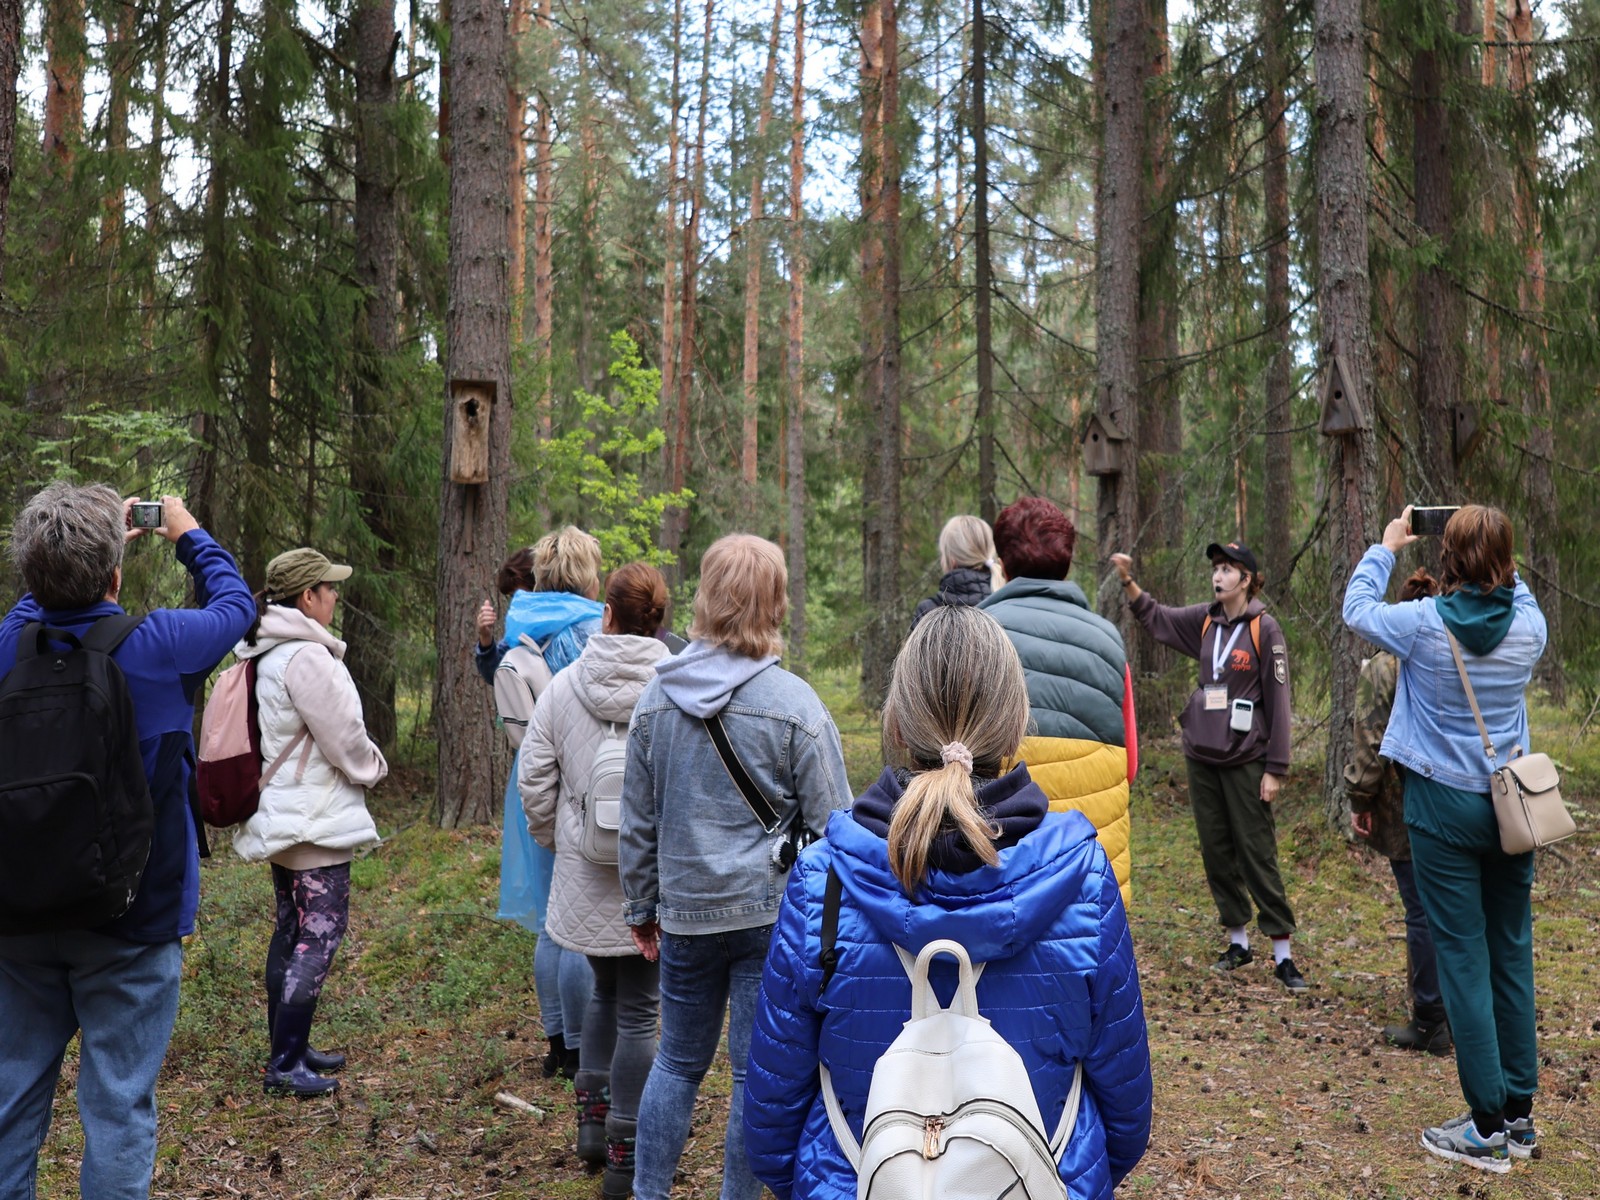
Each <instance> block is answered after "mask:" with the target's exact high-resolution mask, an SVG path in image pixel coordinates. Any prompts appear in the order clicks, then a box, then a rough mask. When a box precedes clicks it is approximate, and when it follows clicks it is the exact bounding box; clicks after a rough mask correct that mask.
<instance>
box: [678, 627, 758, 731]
mask: <svg viewBox="0 0 1600 1200" xmlns="http://www.w3.org/2000/svg"><path fill="white" fill-rule="evenodd" d="M777 661H778V656H777V655H776V654H769V655H768V656H767V657H765V658H746V657H745V656H744V655H742V654H735V653H734V652H733V651H732V650H729V649H728V648H727V647H725V646H713V645H711V644H710V643H708V642H690V643H689V645H688V648H687V649H685V650H684V651H683V652H682V653H681V654H678V655H675V656H673V657H671V658H668V659H666V660H664V661H662V662H659V663H657V664H656V674H657V675H659V676H660V677H661V690H662V691H663V692H665V693H666V694H667V699H668V700H671V701H672V702H673V703H674V704H676V705H677V706H678V707H679V708H681V709H682V710H683V711H684V712H686V713H688V714H689V715H690V716H691V717H699V718H700V719H701V720H702V721H703V720H705V719H706V718H707V717H709V716H711V715H713V714H714V713H719V712H721V711H722V710H723V709H724V708H726V707H727V705H728V701H729V700H731V699H732V698H733V693H734V692H735V691H736V690H737V689H738V688H739V686H740V685H741V684H744V683H748V682H749V681H750V680H752V679H754V678H755V677H756V676H757V675H759V674H761V672H763V671H765V670H766V669H767V668H768V667H770V666H771V665H772V664H773V663H775V662H777Z"/></svg>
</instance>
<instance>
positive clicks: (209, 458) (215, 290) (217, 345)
mask: <svg viewBox="0 0 1600 1200" xmlns="http://www.w3.org/2000/svg"><path fill="white" fill-rule="evenodd" d="M233 18H234V0H222V10H221V12H220V14H219V16H218V18H217V24H216V30H215V36H216V41H217V62H216V72H215V74H214V75H213V76H212V79H211V87H210V93H211V94H210V96H209V98H208V99H209V103H208V106H207V107H208V109H209V111H208V112H207V113H206V122H207V125H208V136H207V139H206V149H207V152H208V153H209V154H210V157H211V161H210V163H209V165H208V169H207V175H206V199H205V210H204V214H203V216H202V218H201V234H200V254H201V258H202V259H203V261H204V265H203V267H202V268H201V280H202V288H203V293H204V296H205V303H204V304H202V305H201V306H200V314H201V315H200V373H201V379H202V381H203V383H204V385H205V391H204V394H203V395H202V397H201V407H200V412H199V413H198V414H197V415H196V417H195V425H196V429H195V443H196V445H195V461H194V468H193V470H192V472H191V482H190V485H189V497H188V499H189V510H190V511H191V512H192V513H194V516H195V520H197V521H199V522H200V524H201V525H202V526H204V527H205V528H207V529H211V530H215V528H216V518H217V512H216V490H217V451H218V447H219V444H220V438H219V435H218V433H219V431H218V423H219V421H220V420H221V414H222V407H223V388H222V338H223V329H224V322H225V320H226V319H227V314H228V312H229V311H230V310H231V309H232V308H233V306H234V303H235V300H234V292H233V288H232V287H231V286H230V278H229V276H230V267H231V265H232V264H231V263H230V262H229V261H228V243H227V233H228V229H227V216H228V192H229V189H230V188H231V187H232V183H231V181H230V180H229V178H228V171H227V163H228V146H227V130H228V126H229V123H230V122H231V120H232V117H231V105H232V99H231V97H232V90H233V83H232V73H231V72H232V63H233ZM251 582H252V583H255V584H258V585H259V583H260V582H261V581H260V580H252V581H251Z"/></svg>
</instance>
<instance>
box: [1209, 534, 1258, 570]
mask: <svg viewBox="0 0 1600 1200" xmlns="http://www.w3.org/2000/svg"><path fill="white" fill-rule="evenodd" d="M1206 557H1207V558H1208V559H1210V560H1211V561H1212V562H1216V561H1217V559H1219V558H1225V559H1227V560H1228V561H1229V562H1236V563H1238V564H1239V565H1240V566H1241V567H1243V568H1244V569H1245V570H1246V571H1249V572H1250V574H1252V575H1259V574H1261V568H1260V567H1258V566H1256V556H1255V554H1254V553H1252V552H1251V550H1250V547H1249V546H1246V545H1245V544H1244V543H1243V542H1228V543H1226V544H1223V543H1221V542H1212V543H1211V545H1209V546H1207V547H1206Z"/></svg>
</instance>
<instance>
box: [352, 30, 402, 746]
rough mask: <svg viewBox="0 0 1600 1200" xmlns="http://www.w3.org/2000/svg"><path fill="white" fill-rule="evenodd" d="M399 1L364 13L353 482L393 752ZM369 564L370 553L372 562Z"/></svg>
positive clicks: (362, 650) (377, 719)
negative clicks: (368, 548) (391, 466)
mask: <svg viewBox="0 0 1600 1200" xmlns="http://www.w3.org/2000/svg"><path fill="white" fill-rule="evenodd" d="M394 15H395V14H394V0H361V3H360V5H359V6H358V7H357V9H356V14H355V17H356V25H355V40H356V208H355V235H356V263H355V267H356V280H357V282H358V283H360V285H361V288H362V292H363V297H362V305H361V314H360V316H358V317H357V319H356V330H355V333H356V346H355V349H356V355H355V359H356V363H355V374H354V379H353V389H352V390H353V395H352V397H351V415H352V430H351V454H350V485H351V490H352V491H354V492H355V494H356V496H357V498H358V502H359V504H360V506H361V517H362V521H363V522H364V523H365V525H366V527H367V537H368V539H369V540H370V541H371V543H372V546H373V554H372V555H371V557H370V558H367V559H366V561H365V562H364V563H363V566H365V567H369V568H371V569H368V570H362V571H358V572H356V574H355V575H354V576H352V577H351V580H350V583H349V588H348V591H349V603H348V604H347V605H346V607H345V618H344V621H345V629H346V631H347V636H346V638H345V640H346V642H348V643H349V647H350V649H349V651H348V653H347V654H346V657H345V664H346V665H347V666H348V667H349V668H350V675H351V678H352V679H354V681H355V685H356V690H357V691H358V692H359V693H360V694H361V703H362V708H363V710H364V711H365V713H366V719H367V732H368V733H369V734H371V735H372V740H373V741H375V742H377V743H378V745H379V746H381V747H382V748H383V749H384V751H385V752H386V753H387V752H388V751H389V750H390V749H391V748H392V747H393V745H394V738H395V727H396V718H395V659H396V657H397V650H396V645H395V639H394V634H393V630H394V629H395V625H396V623H395V620H394V618H395V616H396V612H395V608H394V605H393V603H392V602H391V601H390V599H389V597H390V595H391V594H392V593H391V588H392V586H393V585H392V582H391V581H392V580H393V579H394V577H395V576H394V573H395V569H396V567H397V565H398V562H397V558H396V554H395V542H396V530H395V513H394V505H393V502H392V501H391V499H390V497H391V495H392V494H393V492H394V484H393V476H392V474H391V472H390V471H389V470H388V462H389V455H390V452H391V450H392V447H393V437H394V434H393V430H394V422H393V406H392V405H391V404H390V401H389V397H390V395H391V394H392V392H393V390H394V383H395V377H394V369H393V368H394V356H395V352H396V350H397V349H398V348H399V342H400V337H399V320H400V319H399V313H398V311H397V295H396V293H397V290H398V287H399V279H400V266H399V264H400V257H399V243H400V239H399V213H398V205H397V199H396V188H397V181H396V173H395V149H394V127H393V119H394V105H395V71H394V65H395V55H396V54H397V53H398V51H399V48H400V39H399V35H398V33H397V32H396V31H395V24H394ZM363 557H364V558H365V557H366V556H363Z"/></svg>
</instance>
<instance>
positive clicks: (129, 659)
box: [0, 529, 256, 944]
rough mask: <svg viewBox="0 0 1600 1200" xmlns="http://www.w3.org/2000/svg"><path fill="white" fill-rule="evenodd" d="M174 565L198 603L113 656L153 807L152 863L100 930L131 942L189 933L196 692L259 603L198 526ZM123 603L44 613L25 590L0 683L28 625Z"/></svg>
mask: <svg viewBox="0 0 1600 1200" xmlns="http://www.w3.org/2000/svg"><path fill="white" fill-rule="evenodd" d="M177 552H178V561H179V562H181V563H182V564H183V565H184V566H185V567H187V568H188V569H189V574H190V576H191V577H192V578H193V579H194V586H195V597H196V600H197V602H198V604H199V606H200V607H199V608H158V609H156V610H155V611H154V612H152V613H150V614H148V615H147V616H146V617H145V619H144V620H143V621H142V622H141V623H140V624H139V627H138V628H137V629H135V630H134V631H133V632H132V633H131V634H129V635H128V639H127V641H125V642H123V643H122V645H121V646H119V647H117V652H116V653H115V654H114V655H112V658H113V659H114V660H115V661H116V664H117V665H118V666H119V667H121V668H122V673H123V675H124V676H125V677H126V678H127V680H128V691H129V693H130V694H131V695H132V697H133V712H134V720H135V721H136V722H137V723H138V726H139V750H140V753H141V754H142V755H143V756H144V773H145V777H146V778H147V779H149V781H150V799H151V800H152V802H153V803H154V805H155V818H156V819H155V832H154V835H153V837H152V839H151V842H150V860H149V862H148V863H147V864H146V865H145V869H144V878H143V879H142V880H141V881H140V883H139V894H138V895H137V896H135V897H134V900H133V905H132V907H131V908H129V909H128V911H127V912H125V913H123V914H122V916H120V917H118V918H117V919H116V920H115V921H112V922H111V923H110V924H109V925H105V926H103V927H102V928H101V929H100V930H99V932H101V933H107V934H111V935H112V936H114V937H119V938H124V939H126V940H127V941H130V942H144V943H152V944H153V943H158V942H170V941H173V940H175V939H177V938H181V937H187V936H188V935H189V934H191V933H193V932H194V914H195V910H196V909H197V908H198V907H199V904H200V852H199V842H198V840H197V838H196V834H195V826H194V816H193V814H192V812H191V811H190V808H189V775H190V772H191V771H192V770H193V763H194V696H195V692H196V691H198V690H199V688H200V685H201V684H203V683H204V682H205V681H206V678H207V677H208V676H209V675H210V674H211V672H212V671H213V670H215V669H216V666H217V664H218V663H219V662H221V661H222V660H223V658H224V657H225V656H226V655H227V653H228V651H230V650H232V649H233V646H234V643H235V642H237V641H238V640H239V639H240V638H241V637H243V636H244V631H245V630H246V629H248V628H249V627H250V622H251V621H253V620H254V619H255V615H256V605H255V599H254V598H253V597H252V596H251V594H250V589H249V587H248V586H246V584H245V581H244V577H243V576H242V575H240V574H239V568H238V566H237V565H236V564H235V563H234V561H233V556H232V555H231V554H229V553H228V552H227V551H226V550H224V549H223V548H222V547H221V546H219V545H217V543H216V542H215V541H214V540H212V537H211V535H210V534H208V533H206V532H205V531H204V530H203V529H196V530H193V531H191V532H189V533H186V534H184V535H183V536H182V537H181V538H179V539H178V543H177ZM121 611H122V609H121V608H120V607H119V606H118V605H116V604H113V603H111V602H110V601H108V600H104V601H101V602H100V603H98V604H94V605H91V606H90V607H88V608H81V609H74V610H72V611H70V612H45V611H44V610H43V609H41V608H40V607H39V604H38V602H37V601H36V600H34V598H33V596H32V595H31V594H29V595H26V596H24V597H23V598H22V599H21V600H19V601H17V604H16V607H14V608H13V609H12V610H11V611H10V612H9V613H7V614H6V617H5V620H4V621H3V622H0V679H3V678H4V677H5V676H6V674H7V673H8V672H9V671H10V670H11V668H12V667H13V666H14V665H15V664H16V661H17V636H18V635H19V634H20V633H21V632H22V627H23V626H24V625H26V624H27V623H28V622H29V621H41V620H42V621H44V622H45V623H46V624H48V625H53V626H55V627H57V628H60V629H66V630H68V631H70V632H73V633H81V632H82V631H84V630H86V629H88V628H89V626H90V625H92V624H94V623H95V622H96V621H97V620H99V619H100V618H101V617H105V616H110V615H111V614H113V613H120V612H121Z"/></svg>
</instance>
